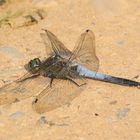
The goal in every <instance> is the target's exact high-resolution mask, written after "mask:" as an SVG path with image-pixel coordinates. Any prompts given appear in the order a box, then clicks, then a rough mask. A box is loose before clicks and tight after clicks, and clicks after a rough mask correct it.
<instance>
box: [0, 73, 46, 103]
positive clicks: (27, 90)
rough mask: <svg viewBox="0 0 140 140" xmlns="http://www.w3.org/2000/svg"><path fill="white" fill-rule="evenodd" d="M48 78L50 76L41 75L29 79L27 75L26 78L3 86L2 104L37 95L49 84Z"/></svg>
mask: <svg viewBox="0 0 140 140" xmlns="http://www.w3.org/2000/svg"><path fill="white" fill-rule="evenodd" d="M25 79H26V80H25ZM47 79H48V78H44V77H40V76H38V77H34V78H31V77H30V78H29V79H27V75H26V77H25V78H24V77H22V78H20V79H19V80H16V81H14V82H12V83H10V84H7V85H5V86H3V87H1V88H0V105H3V104H9V103H14V102H17V101H21V100H23V99H26V98H29V97H31V96H35V95H36V94H37V93H39V92H40V90H41V89H42V88H43V87H44V86H46V85H47V83H48V82H47Z"/></svg>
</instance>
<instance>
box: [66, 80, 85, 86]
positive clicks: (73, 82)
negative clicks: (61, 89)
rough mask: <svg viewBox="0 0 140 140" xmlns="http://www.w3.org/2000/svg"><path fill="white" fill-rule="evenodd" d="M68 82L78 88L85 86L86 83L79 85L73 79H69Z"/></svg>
mask: <svg viewBox="0 0 140 140" xmlns="http://www.w3.org/2000/svg"><path fill="white" fill-rule="evenodd" d="M67 80H70V81H71V82H72V83H74V84H75V85H76V86H78V87H81V86H83V85H85V84H86V83H83V84H80V85H79V84H78V83H76V82H75V81H74V80H73V79H71V78H67Z"/></svg>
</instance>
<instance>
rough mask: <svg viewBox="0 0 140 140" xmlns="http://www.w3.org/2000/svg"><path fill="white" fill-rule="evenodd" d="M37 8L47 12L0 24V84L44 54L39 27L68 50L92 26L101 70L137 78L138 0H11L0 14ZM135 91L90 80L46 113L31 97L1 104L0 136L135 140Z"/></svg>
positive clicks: (138, 109)
mask: <svg viewBox="0 0 140 140" xmlns="http://www.w3.org/2000/svg"><path fill="white" fill-rule="evenodd" d="M40 8H43V9H45V10H46V12H47V16H46V17H45V19H44V20H39V22H38V24H34V25H31V26H23V27H20V28H16V26H17V25H18V23H19V21H20V20H19V19H18V20H17V19H14V24H13V25H12V27H9V26H6V25H3V26H2V27H1V28H0V57H1V61H0V62H1V65H0V85H1V86H2V85H4V84H5V83H6V82H9V81H13V80H15V79H17V78H19V77H20V76H21V75H22V74H23V73H24V70H23V65H24V64H25V63H27V62H28V61H29V60H30V59H31V58H34V57H39V56H45V46H44V44H43V42H42V40H41V38H40V33H41V32H42V31H41V29H42V28H46V29H48V30H50V31H52V32H53V33H54V34H56V35H57V36H58V38H59V39H60V40H61V41H62V42H63V43H64V44H65V45H66V46H67V47H68V48H69V49H72V48H73V47H74V45H75V42H76V40H77V38H78V37H79V35H80V34H81V33H82V32H83V31H85V30H86V29H91V30H92V31H93V32H94V33H95V36H96V50H97V56H98V58H99V60H100V69H99V71H100V72H103V73H106V74H110V75H114V76H120V77H125V78H129V79H134V80H136V81H140V78H139V75H140V38H139V37H140V0H133V1H131V0H117V1H113V0H82V1H80V0H76V1H74V0H68V1H66V0H57V1H56V0H46V1H45V0H40V1H39V0H33V1H22V0H19V1H17V0H13V1H12V0H11V1H10V3H8V4H5V5H2V6H0V14H2V13H4V12H6V11H8V10H11V11H15V10H16V9H22V10H25V11H32V10H35V9H40ZM11 20H12V19H11ZM16 20H17V21H16ZM15 23H16V24H17V25H15ZM19 24H20V23H19ZM6 48H10V49H6ZM11 48H12V49H11ZM7 50H8V51H7ZM9 50H10V51H9ZM4 82H5V83H4ZM139 93H140V90H139V89H137V88H133V87H132V88H130V87H124V86H119V85H113V84H107V83H104V82H100V81H89V84H88V86H87V88H86V89H85V90H84V91H83V92H82V93H81V94H80V96H78V97H77V98H75V99H74V100H73V101H72V102H71V104H70V105H69V106H62V107H61V108H58V109H56V110H53V111H50V112H47V113H44V114H37V113H36V112H35V111H34V110H33V109H32V106H31V102H32V100H33V98H29V99H27V100H24V101H21V102H18V103H15V104H12V105H4V106H1V107H0V140H15V139H17V140H31V139H35V140H93V139H94V140H139V139H140V102H139V101H140V95H139Z"/></svg>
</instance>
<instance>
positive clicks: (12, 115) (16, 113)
mask: <svg viewBox="0 0 140 140" xmlns="http://www.w3.org/2000/svg"><path fill="white" fill-rule="evenodd" d="M24 115H25V114H24V113H23V112H19V111H18V112H15V113H13V114H11V115H10V118H11V119H12V120H17V119H19V118H21V117H23V116H24Z"/></svg>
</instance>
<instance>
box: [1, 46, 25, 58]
mask: <svg viewBox="0 0 140 140" xmlns="http://www.w3.org/2000/svg"><path fill="white" fill-rule="evenodd" d="M0 52H2V53H4V54H5V55H8V56H9V57H11V59H14V60H16V59H23V58H24V55H23V54H22V53H21V52H19V51H18V50H17V49H16V48H12V47H6V46H5V47H0Z"/></svg>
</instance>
